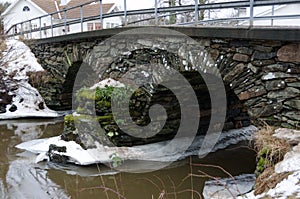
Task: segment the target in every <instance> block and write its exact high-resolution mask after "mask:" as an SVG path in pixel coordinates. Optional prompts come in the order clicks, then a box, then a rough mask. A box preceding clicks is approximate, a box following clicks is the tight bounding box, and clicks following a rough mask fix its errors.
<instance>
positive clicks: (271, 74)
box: [261, 72, 297, 80]
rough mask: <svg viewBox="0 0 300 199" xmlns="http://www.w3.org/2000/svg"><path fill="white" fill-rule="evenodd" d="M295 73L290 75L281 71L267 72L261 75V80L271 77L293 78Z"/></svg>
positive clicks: (270, 78)
mask: <svg viewBox="0 0 300 199" xmlns="http://www.w3.org/2000/svg"><path fill="white" fill-rule="evenodd" d="M293 77H297V76H296V75H290V74H286V73H283V72H269V73H268V74H266V75H263V76H262V77H261V79H262V80H272V79H283V78H293Z"/></svg>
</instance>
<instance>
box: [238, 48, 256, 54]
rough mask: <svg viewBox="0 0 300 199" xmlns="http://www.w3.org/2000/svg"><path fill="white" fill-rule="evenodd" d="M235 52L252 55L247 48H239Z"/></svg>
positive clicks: (250, 50) (251, 51)
mask: <svg viewBox="0 0 300 199" xmlns="http://www.w3.org/2000/svg"><path fill="white" fill-rule="evenodd" d="M236 52H237V53H240V54H245V55H251V54H252V53H253V50H252V49H251V48H247V47H239V48H237V49H236Z"/></svg>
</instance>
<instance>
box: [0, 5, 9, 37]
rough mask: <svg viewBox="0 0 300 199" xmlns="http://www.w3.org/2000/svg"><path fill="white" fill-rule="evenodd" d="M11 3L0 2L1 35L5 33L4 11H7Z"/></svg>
mask: <svg viewBox="0 0 300 199" xmlns="http://www.w3.org/2000/svg"><path fill="white" fill-rule="evenodd" d="M9 5H10V3H8V2H5V3H0V35H3V33H4V25H3V16H2V13H3V12H4V11H5V9H6V8H7V7H8V6H9Z"/></svg>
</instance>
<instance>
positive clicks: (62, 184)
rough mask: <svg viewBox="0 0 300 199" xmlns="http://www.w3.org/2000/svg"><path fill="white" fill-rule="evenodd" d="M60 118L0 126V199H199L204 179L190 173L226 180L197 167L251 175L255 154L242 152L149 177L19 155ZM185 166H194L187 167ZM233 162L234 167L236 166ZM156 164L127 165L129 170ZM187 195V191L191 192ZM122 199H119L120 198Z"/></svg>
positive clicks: (58, 125) (59, 124)
mask: <svg viewBox="0 0 300 199" xmlns="http://www.w3.org/2000/svg"><path fill="white" fill-rule="evenodd" d="M62 130H63V121H62V118H60V119H55V120H15V121H13V120H10V121H0V160H1V162H0V199H6V198H18V199H19V198H21V199H22V198H26V199H27V198H39V199H44V198H45V199H48V198H70V197H71V198H106V199H108V198H110V199H113V198H118V199H120V198H130V199H140V198H141V196H143V197H142V198H159V197H160V196H161V195H164V196H168V197H169V198H178V199H181V198H191V196H192V194H193V195H194V198H199V196H200V194H201V192H202V190H203V186H204V183H205V181H206V180H207V179H208V178H207V177H193V178H191V177H189V174H191V173H193V174H196V175H200V174H201V173H200V172H199V170H201V172H205V173H207V174H208V175H213V176H221V177H228V175H226V174H225V173H224V172H223V171H221V170H219V169H214V168H208V167H205V166H200V165H198V164H200V163H201V164H217V165H220V166H222V167H223V168H224V169H226V170H227V171H229V172H230V173H231V174H232V175H239V174H243V173H251V172H253V170H254V164H253V163H254V161H255V154H254V153H253V152H252V151H250V150H248V149H245V148H237V149H231V150H225V151H222V152H217V153H213V154H211V155H209V156H207V157H206V158H205V159H201V160H199V159H197V158H196V157H194V158H192V159H189V158H188V159H186V160H182V161H180V162H176V163H174V164H172V165H171V166H170V167H169V168H167V169H164V170H160V171H155V172H151V173H141V174H136V173H135V174H134V173H116V172H115V171H112V170H110V169H109V168H107V167H105V166H103V165H91V166H84V167H79V166H75V165H70V164H67V165H57V164H55V163H47V162H43V163H39V164H35V163H34V162H35V158H36V155H35V154H32V153H29V152H24V151H22V150H18V149H16V148H15V146H16V145H17V144H19V143H22V142H24V141H29V140H33V139H40V138H48V137H52V136H57V135H59V134H60V133H61V131H62ZM190 161H192V162H193V163H195V165H194V166H190V164H189V163H190ZM237 161H238V164H237ZM135 164H146V165H145V167H149V166H151V164H158V163H157V162H142V161H139V162H137V161H131V162H130V164H126V165H135ZM191 190H192V191H191ZM123 196H124V197H123Z"/></svg>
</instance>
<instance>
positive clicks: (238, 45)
mask: <svg viewBox="0 0 300 199" xmlns="http://www.w3.org/2000/svg"><path fill="white" fill-rule="evenodd" d="M104 39H105V38H99V39H93V40H89V39H86V40H85V41H83V40H78V41H73V42H72V43H70V42H69V43H64V42H61V43H51V44H50V43H49V44H34V43H32V44H30V45H31V49H32V51H33V53H34V54H35V55H36V57H37V58H38V60H39V62H40V63H41V65H42V66H43V67H44V68H45V69H46V70H47V71H48V74H47V76H49V77H51V78H50V80H48V82H39V85H38V86H37V87H38V89H39V90H40V93H41V94H42V95H43V96H44V97H45V98H46V102H47V104H48V105H49V106H50V107H51V105H52V106H53V107H55V106H58V107H59V106H62V105H63V101H64V100H63V99H64V96H66V93H63V85H64V82H65V81H66V80H65V77H66V76H67V74H68V71H69V70H70V68H71V67H72V65H73V63H76V62H82V61H84V62H86V63H87V65H89V66H90V67H92V68H93V70H94V71H95V73H96V74H101V75H102V74H104V73H105V71H107V70H108V69H109V67H110V66H111V65H112V63H114V62H115V59H117V58H118V57H120V56H121V55H126V54H128V53H130V52H132V51H134V50H136V49H144V48H148V49H163V50H164V49H165V50H168V51H170V52H172V53H174V54H178V55H179V56H180V57H182V59H183V60H186V62H187V63H190V64H186V65H184V64H183V65H182V64H181V65H178V67H179V68H180V67H184V68H185V70H186V71H193V70H194V68H193V64H195V63H203V65H204V67H203V68H201V70H206V69H209V70H216V69H219V71H220V73H221V75H222V78H223V80H224V84H225V86H226V87H229V88H230V89H231V90H232V91H233V92H234V93H235V95H236V96H237V97H238V99H239V100H240V101H241V102H242V103H243V104H244V106H245V109H246V110H247V112H248V114H249V115H250V117H251V118H252V121H253V122H256V121H265V122H267V123H269V124H273V125H281V126H283V127H290V128H299V122H300V116H299V115H300V90H299V89H300V60H299V56H298V55H300V44H299V43H294V42H287V41H269V40H240V39H220V38H193V39H195V40H196V41H197V42H198V44H197V45H198V46H197V48H193V49H190V47H189V45H187V43H188V41H186V40H185V38H181V37H177V36H168V37H166V36H165V37H164V36H157V37H155V36H153V37H152V38H151V40H149V39H145V38H144V37H143V36H140V37H136V36H135V37H132V38H130V37H127V38H126V39H124V40H120V39H115V40H114V38H112V39H110V40H109V41H107V40H104ZM133 43H134V44H135V45H133ZM129 64H130V63H129ZM110 72H112V74H113V72H115V71H110ZM66 98H67V97H66ZM65 101H68V100H65ZM69 102H70V100H69Z"/></svg>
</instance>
